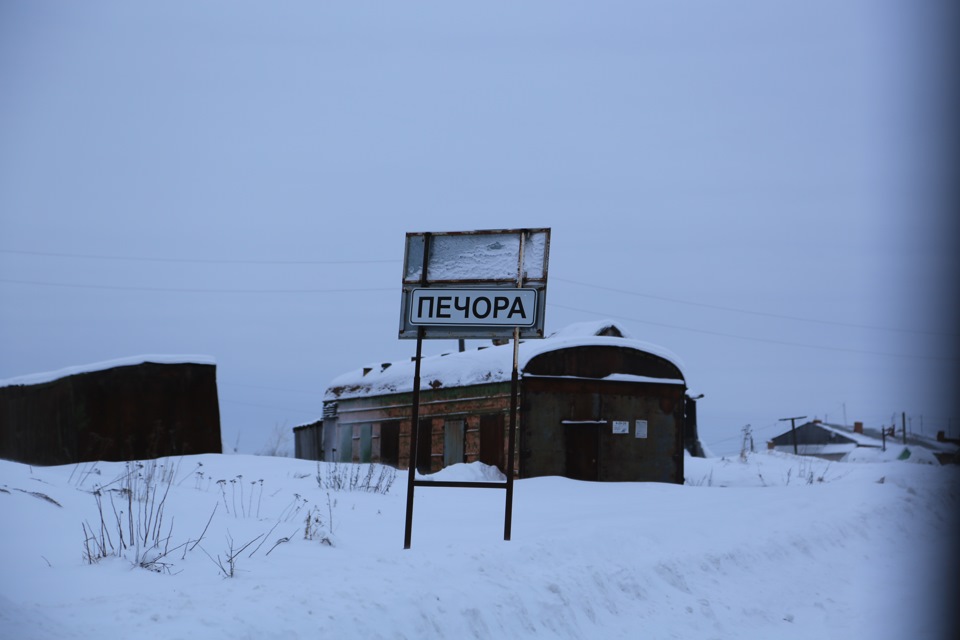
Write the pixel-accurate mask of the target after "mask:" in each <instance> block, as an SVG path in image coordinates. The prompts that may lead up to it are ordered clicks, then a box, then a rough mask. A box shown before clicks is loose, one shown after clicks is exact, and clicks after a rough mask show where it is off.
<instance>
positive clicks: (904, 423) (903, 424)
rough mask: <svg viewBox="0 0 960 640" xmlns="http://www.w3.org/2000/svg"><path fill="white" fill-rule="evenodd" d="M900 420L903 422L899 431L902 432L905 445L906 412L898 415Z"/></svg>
mask: <svg viewBox="0 0 960 640" xmlns="http://www.w3.org/2000/svg"><path fill="white" fill-rule="evenodd" d="M900 418H901V419H902V420H903V422H901V423H900V424H901V425H902V427H903V428H902V429H901V431H903V444H907V412H906V411H904V412H903V413H901V414H900Z"/></svg>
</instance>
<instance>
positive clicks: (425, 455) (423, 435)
mask: <svg viewBox="0 0 960 640" xmlns="http://www.w3.org/2000/svg"><path fill="white" fill-rule="evenodd" d="M432 453H433V419H432V418H423V419H422V420H420V429H419V430H418V431H417V471H418V472H420V473H433V468H432V465H433V462H432V460H431V454H432Z"/></svg>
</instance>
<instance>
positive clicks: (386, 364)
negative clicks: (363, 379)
mask: <svg viewBox="0 0 960 640" xmlns="http://www.w3.org/2000/svg"><path fill="white" fill-rule="evenodd" d="M391 364H393V363H392V362H384V363H381V364H380V371H381V372H383V371H386V370H387V369H389V368H390V365H391Z"/></svg>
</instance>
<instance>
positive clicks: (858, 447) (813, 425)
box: [767, 420, 958, 464]
mask: <svg viewBox="0 0 960 640" xmlns="http://www.w3.org/2000/svg"><path fill="white" fill-rule="evenodd" d="M887 429H888V431H887V433H886V435H884V433H883V432H882V431H881V430H880V429H870V428H864V426H863V423H862V422H855V423H854V425H853V428H852V429H851V428H850V427H847V426H844V425H838V424H827V423H824V422H821V421H820V420H813V421H811V422H807V423H805V424H802V425H799V426H798V427H797V428H796V434H795V435H796V450H795V449H794V433H793V432H792V430H790V429H788V430H786V431H785V432H783V433H781V434H780V435H778V436H776V437H775V438H772V439H771V440H770V441H768V442H767V447H768V448H769V449H773V450H776V451H782V452H785V453H794V452H795V453H797V454H798V455H802V456H813V457H816V458H822V459H824V460H851V459H861V460H862V459H866V458H869V457H870V456H869V455H868V452H874V453H878V452H881V451H882V450H883V449H887V450H891V451H897V452H899V454H898V455H903V456H904V459H906V458H909V457H910V456H911V455H913V454H914V453H915V454H916V455H915V456H914V457H915V458H916V459H918V460H920V459H922V460H923V461H925V462H926V461H929V462H930V463H931V464H935V461H936V462H940V464H948V463H951V462H956V461H957V459H958V456H957V450H958V446H957V442H956V441H951V440H949V439H947V438H945V437H944V436H943V435H942V434H940V435H939V438H938V439H937V440H933V439H930V438H924V437H923V436H918V435H916V434H908V435H907V437H906V442H904V438H903V432H902V431H901V430H899V429H897V428H896V427H892V428H887ZM904 449H906V450H907V451H906V453H904ZM911 452H913V453H911ZM874 457H875V456H874Z"/></svg>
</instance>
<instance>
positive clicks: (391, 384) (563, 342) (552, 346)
mask: <svg viewBox="0 0 960 640" xmlns="http://www.w3.org/2000/svg"><path fill="white" fill-rule="evenodd" d="M611 327H612V328H614V329H616V330H617V331H616V332H617V333H620V334H621V335H623V334H624V332H623V331H622V330H621V329H620V328H619V327H618V326H617V325H615V324H614V323H613V322H612V321H609V320H606V321H601V322H595V323H578V324H577V325H571V326H569V327H567V328H566V329H563V330H561V331H558V332H556V333H554V334H553V335H551V336H550V337H548V338H545V339H543V340H529V341H522V342H521V343H520V350H519V354H518V366H519V368H520V371H521V372H522V371H523V369H524V367H526V365H527V363H528V362H530V360H532V359H533V358H534V357H536V356H538V355H540V354H543V353H547V352H549V351H556V350H558V349H567V348H571V347H581V346H594V345H611V346H618V347H632V348H634V349H638V350H640V351H645V352H647V353H651V354H653V355H656V356H659V357H661V358H664V359H665V360H667V361H669V362H671V363H673V364H674V365H675V366H676V367H677V368H678V369H680V371H681V374H682V373H683V365H682V363H681V362H680V359H679V358H677V356H676V355H674V354H673V353H671V352H670V351H668V350H666V349H664V348H662V347H659V346H656V345H652V344H649V343H646V342H641V341H639V340H633V339H630V338H625V337H612V336H607V335H597V332H598V331H601V330H606V331H609V330H610V328H611ZM512 364H513V344H512V343H508V344H505V345H500V346H490V347H479V348H476V349H469V350H467V351H463V352H453V353H447V354H443V355H439V356H429V357H425V358H423V360H422V362H421V364H420V379H421V382H420V384H421V388H423V389H428V388H439V387H462V386H468V385H474V384H484V383H488V382H504V381H507V380H509V379H510V374H511V370H512ZM414 368H415V363H414V362H412V361H410V360H407V361H403V362H395V363H389V364H388V365H387V366H384V365H376V366H372V367H367V368H364V369H360V370H355V371H351V372H349V373H345V374H343V375H341V376H338V377H337V378H335V379H334V380H333V381H332V382H331V383H330V386H329V387H328V388H327V390H326V393H325V394H324V399H326V400H336V399H338V398H354V397H362V396H373V395H382V394H387V393H404V392H408V391H412V390H413V376H414ZM364 371H366V373H364ZM685 377H686V376H685V375H684V378H685ZM658 382H664V381H663V380H658ZM680 382H682V381H680Z"/></svg>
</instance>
